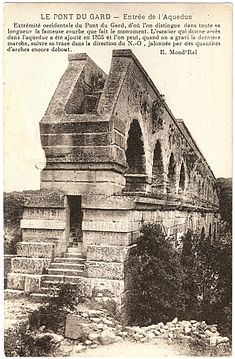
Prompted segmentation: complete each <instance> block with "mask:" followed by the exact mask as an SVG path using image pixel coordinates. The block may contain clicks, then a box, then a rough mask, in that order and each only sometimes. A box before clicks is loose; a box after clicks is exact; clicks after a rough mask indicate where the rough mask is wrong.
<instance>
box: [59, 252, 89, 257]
mask: <svg viewBox="0 0 235 359" xmlns="http://www.w3.org/2000/svg"><path fill="white" fill-rule="evenodd" d="M63 258H84V255H83V254H82V253H81V252H76V253H75V252H69V253H65V255H64V257H63Z"/></svg>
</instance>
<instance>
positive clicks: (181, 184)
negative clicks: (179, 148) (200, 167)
mask: <svg viewBox="0 0 235 359" xmlns="http://www.w3.org/2000/svg"><path fill="white" fill-rule="evenodd" d="M179 188H180V189H181V190H182V191H184V190H185V169H184V164H183V163H182V164H181V168H180V181H179Z"/></svg>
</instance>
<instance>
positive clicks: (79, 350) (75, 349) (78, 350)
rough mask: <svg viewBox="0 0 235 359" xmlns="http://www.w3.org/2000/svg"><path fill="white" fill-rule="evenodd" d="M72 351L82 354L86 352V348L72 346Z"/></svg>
mask: <svg viewBox="0 0 235 359" xmlns="http://www.w3.org/2000/svg"><path fill="white" fill-rule="evenodd" d="M73 350H74V352H75V353H84V351H85V350H86V347H85V345H82V344H78V345H76V346H74V349H73Z"/></svg>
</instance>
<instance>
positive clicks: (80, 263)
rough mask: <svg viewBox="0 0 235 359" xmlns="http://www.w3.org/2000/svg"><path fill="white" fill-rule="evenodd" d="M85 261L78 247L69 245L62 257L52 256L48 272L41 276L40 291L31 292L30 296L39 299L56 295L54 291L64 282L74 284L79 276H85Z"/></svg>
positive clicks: (78, 279) (78, 280) (79, 278)
mask: <svg viewBox="0 0 235 359" xmlns="http://www.w3.org/2000/svg"><path fill="white" fill-rule="evenodd" d="M85 261H86V258H85V257H84V255H83V254H82V253H81V251H79V248H78V247H69V248H68V249H67V252H66V253H65V255H64V257H55V258H54V260H53V262H51V264H50V267H49V268H48V273H47V274H44V275H43V277H42V281H41V288H40V292H39V293H31V294H30V297H31V298H32V299H34V300H39V301H41V300H43V299H46V298H48V297H52V296H56V292H57V291H58V290H59V288H60V285H61V284H62V283H64V282H66V283H70V284H71V285H74V286H76V285H77V284H78V283H79V282H80V280H81V277H86V269H85Z"/></svg>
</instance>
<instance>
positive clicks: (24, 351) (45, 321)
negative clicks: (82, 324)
mask: <svg viewBox="0 0 235 359" xmlns="http://www.w3.org/2000/svg"><path fill="white" fill-rule="evenodd" d="M82 300H83V298H82V297H81V295H80V289H79V287H76V288H74V287H73V286H71V284H69V283H61V289H60V291H59V292H58V298H52V299H51V300H50V301H49V303H47V304H44V305H42V306H41V307H40V308H39V309H38V310H36V311H34V312H33V313H32V314H31V315H30V317H29V319H28V320H25V321H21V322H19V323H18V324H17V325H16V326H15V327H13V328H9V329H8V330H7V331H6V332H5V335H4V347H5V355H6V356H10V357H12V356H14V357H16V356H20V357H38V356H51V353H52V350H53V345H54V343H53V341H52V336H51V335H50V333H43V335H42V333H40V334H41V335H38V328H40V327H41V326H45V331H49V332H50V331H52V332H56V333H58V334H64V328H65V320H66V315H67V314H68V313H69V312H70V311H71V310H73V309H74V308H75V307H76V305H77V304H78V303H79V302H81V301H82Z"/></svg>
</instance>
